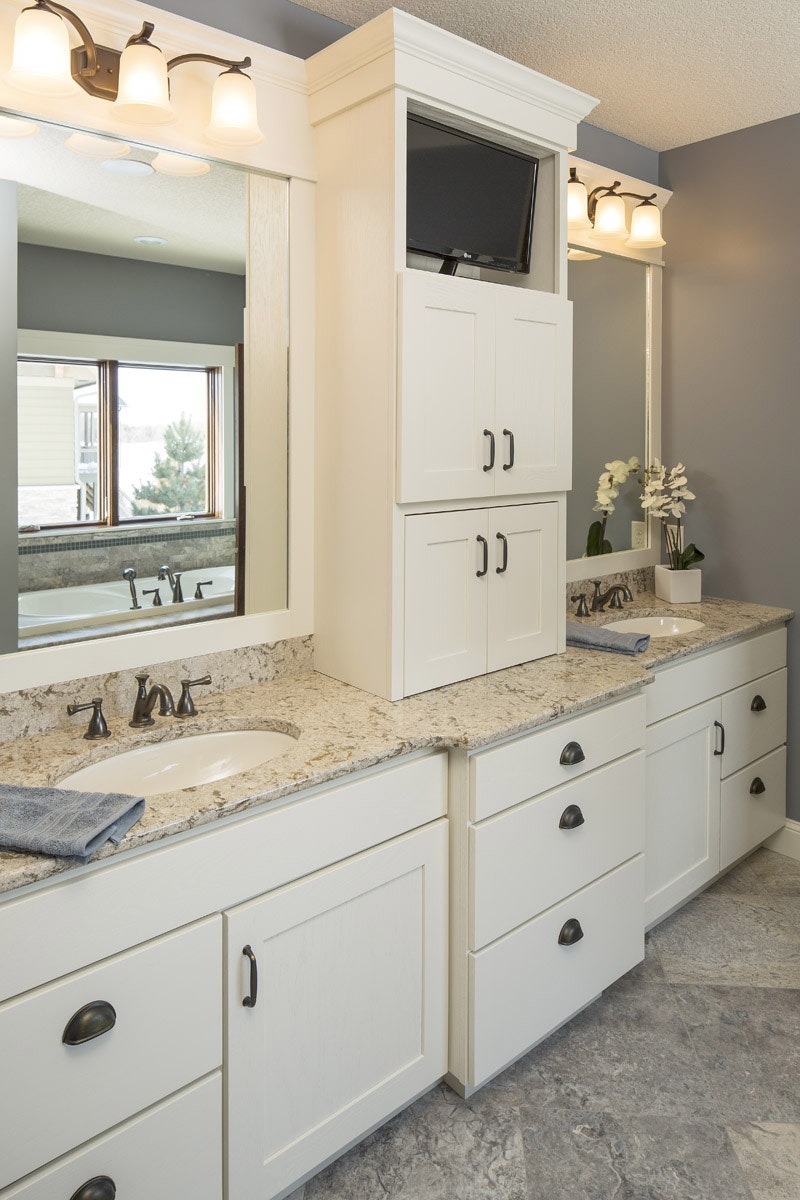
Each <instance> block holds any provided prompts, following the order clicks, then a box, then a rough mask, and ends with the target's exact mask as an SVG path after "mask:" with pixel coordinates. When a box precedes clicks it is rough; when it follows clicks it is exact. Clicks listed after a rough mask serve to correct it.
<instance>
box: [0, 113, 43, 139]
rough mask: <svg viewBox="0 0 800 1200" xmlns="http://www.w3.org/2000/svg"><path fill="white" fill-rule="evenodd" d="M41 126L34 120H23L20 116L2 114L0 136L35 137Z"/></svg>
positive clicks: (0, 116)
mask: <svg viewBox="0 0 800 1200" xmlns="http://www.w3.org/2000/svg"><path fill="white" fill-rule="evenodd" d="M38 129H39V126H38V125H36V124H35V123H34V122H33V121H23V120H21V119H20V118H19V117H6V116H3V115H0V138H24V137H33V135H34V134H35V133H37V132H38Z"/></svg>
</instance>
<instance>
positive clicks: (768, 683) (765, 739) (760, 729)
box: [720, 668, 786, 779]
mask: <svg viewBox="0 0 800 1200" xmlns="http://www.w3.org/2000/svg"><path fill="white" fill-rule="evenodd" d="M722 724H723V726H724V729H725V753H724V755H723V756H722V758H721V760H720V762H721V765H722V777H723V779H724V778H725V777H726V776H727V775H732V774H733V772H734V771H738V770H739V768H740V767H744V766H745V765H746V764H747V763H751V762H755V760H756V759H757V758H761V757H762V755H764V754H768V753H769V751H770V750H774V749H775V747H776V746H780V745H781V744H782V743H783V742H785V741H786V670H785V668H784V670H782V671H775V672H774V673H773V674H772V675H765V676H764V677H763V678H762V679H754V680H753V682H752V683H747V684H745V686H744V687H740V688H737V689H736V691H735V692H728V693H727V695H725V696H723V697H722Z"/></svg>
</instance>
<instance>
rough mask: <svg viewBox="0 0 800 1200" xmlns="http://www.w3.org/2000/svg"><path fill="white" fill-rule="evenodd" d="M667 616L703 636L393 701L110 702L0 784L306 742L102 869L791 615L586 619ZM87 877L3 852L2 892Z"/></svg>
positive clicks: (168, 811)
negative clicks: (100, 722) (146, 717)
mask: <svg viewBox="0 0 800 1200" xmlns="http://www.w3.org/2000/svg"><path fill="white" fill-rule="evenodd" d="M665 611H670V612H676V613H679V614H682V615H686V616H691V617H693V618H695V619H697V620H701V621H704V622H705V625H704V628H703V629H702V630H699V631H697V632H696V633H693V634H685V635H683V636H681V637H675V638H670V639H660V640H658V641H656V640H653V641H652V642H651V645H650V649H649V650H648V651H647V653H646V654H644V655H640V656H638V657H637V658H635V659H633V658H628V657H622V656H620V655H615V654H604V653H599V652H597V651H581V650H572V649H570V650H568V651H567V653H566V654H563V655H556V656H554V657H552V658H546V659H541V660H539V661H538V662H533V663H526V664H525V665H523V666H520V667H512V668H509V669H508V670H505V671H498V672H496V673H494V674H492V675H486V676H483V677H480V678H478V679H471V680H467V681H465V682H463V683H457V684H452V685H451V686H449V687H445V688H439V689H437V690H436V691H433V692H426V693H424V694H422V695H419V696H413V697H410V698H409V699H407V700H403V701H400V702H398V703H396V704H390V703H388V702H387V701H384V700H380V699H378V698H377V697H375V696H371V695H369V694H368V693H366V692H362V691H359V690H358V689H357V688H353V687H349V686H347V685H346V684H342V683H339V682H337V681H336V680H333V679H329V678H327V677H326V676H323V675H318V674H315V673H314V672H311V671H306V672H304V673H296V674H291V675H284V676H281V677H279V678H275V679H272V680H269V681H266V682H259V683H254V684H250V685H248V686H245V687H235V688H232V689H231V690H227V691H220V692H218V693H217V694H216V695H214V696H204V695H203V694H202V691H198V694H197V702H198V710H199V716H198V717H197V718H195V719H194V720H193V721H192V722H191V724H181V723H180V722H178V721H176V720H174V719H173V718H164V719H157V723H156V726H155V727H154V728H152V729H150V730H146V731H140V730H138V731H137V730H132V729H130V728H129V727H128V725H127V718H128V705H127V700H129V699H130V697H127V696H126V706H125V708H124V710H123V709H122V708H121V706H118V705H117V704H115V703H109V704H108V705H107V709H108V714H109V726H110V727H111V729H112V731H113V736H112V738H111V739H109V741H108V742H106V743H102V744H98V745H93V744H91V743H89V742H86V741H84V740H83V738H82V736H81V735H82V732H83V726H82V725H81V726H78V727H76V726H74V725H73V726H71V727H70V728H69V729H64V728H59V729H54V730H51V731H50V732H47V733H38V734H37V735H36V736H32V737H31V736H28V737H24V736H23V737H19V738H17V739H16V740H13V741H8V742H6V743H4V744H2V745H0V779H2V780H3V781H4V782H8V783H26V784H46V783H47V784H52V783H56V782H57V781H58V780H59V779H60V778H62V777H63V776H64V775H66V774H68V773H69V772H71V771H73V770H76V769H77V768H78V767H80V766H84V765H86V764H87V763H89V762H92V761H95V760H97V759H100V758H104V757H107V756H109V755H112V754H116V753H119V752H120V751H122V750H127V749H133V748H134V747H136V746H139V745H144V744H146V743H148V742H155V741H161V740H164V739H168V738H175V737H186V736H191V735H192V734H193V733H200V732H206V731H213V730H220V729H226V728H272V729H279V730H282V731H285V732H289V733H293V734H296V735H297V742H296V745H295V746H294V747H292V748H291V749H289V750H288V751H287V752H286V753H284V754H282V755H281V756H280V757H278V758H275V759H272V760H271V761H270V762H267V763H264V764H263V765H261V766H260V767H256V768H254V769H253V770H251V771H248V772H245V773H242V774H240V775H235V776H231V777H230V778H229V779H225V780H221V781H219V782H217V783H213V784H207V785H204V786H201V787H196V788H188V789H186V790H184V791H180V792H171V793H167V794H165V795H163V796H153V797H151V798H149V799H148V801H147V807H146V810H145V815H144V817H143V819H142V821H141V822H140V823H139V824H138V825H137V826H136V827H135V828H134V829H133V830H132V831H131V832H130V834H129V835H128V836H127V837H126V838H125V840H124V842H123V843H122V846H121V847H120V849H119V850H117V851H114V850H112V849H109V850H106V851H104V852H103V853H102V854H101V855H98V856H97V858H96V859H95V860H94V861H98V860H100V859H102V858H103V857H108V856H110V855H111V854H114V853H120V852H121V851H123V850H129V849H133V848H136V847H139V846H142V845H144V844H147V843H150V842H154V841H157V840H159V839H161V838H163V837H167V836H169V835H171V834H175V833H179V832H182V831H185V830H188V829H192V828H195V827H198V826H202V825H205V824H207V823H209V822H211V821H214V820H216V819H217V818H219V817H222V816H230V815H234V814H237V813H240V812H243V811H244V810H246V809H248V808H253V807H255V806H257V805H261V804H264V803H267V802H269V801H271V800H275V799H278V798H280V797H283V796H286V795H289V794H291V793H293V792H296V791H300V790H301V789H303V788H306V787H312V786H314V785H317V784H321V783H325V782H328V781H331V780H335V779H337V778H340V777H341V776H344V775H347V774H350V773H352V772H354V771H358V770H362V769H364V768H366V767H370V766H374V765H376V764H378V763H381V762H386V761H388V760H390V759H392V758H395V757H397V756H398V755H402V754H407V753H410V752H412V751H414V750H419V749H425V748H428V747H430V748H434V747H451V746H464V747H467V748H469V749H474V748H477V747H480V746H485V745H487V744H489V743H491V742H494V741H498V740H500V739H502V738H505V737H509V736H512V735H514V734H518V733H522V732H525V731H526V730H529V729H533V728H535V727H537V726H539V725H544V724H546V723H547V722H549V721H552V720H555V719H556V718H558V717H561V716H565V715H568V714H571V713H574V712H578V711H580V710H582V709H585V708H588V707H590V706H592V705H595V704H600V703H603V702H605V701H608V700H611V699H615V698H616V697H619V696H623V695H626V694H628V693H631V692H633V691H636V690H637V689H638V688H640V687H641V686H643V685H644V684H646V683H648V682H649V680H650V678H651V675H650V672H649V670H648V668H652V667H655V666H659V665H661V664H663V663H667V662H670V661H673V660H676V659H679V658H682V657H685V656H687V655H690V654H693V653H696V652H698V651H699V650H705V649H708V648H710V647H712V646H717V645H721V644H724V643H725V642H729V641H733V640H735V639H736V638H738V637H741V636H744V635H747V634H751V633H756V632H761V631H764V630H766V629H769V628H775V627H778V626H780V625H781V624H783V623H784V622H785V621H787V620H789V619H790V617H791V615H792V614H791V613H790V612H789V611H788V610H785V609H777V608H768V607H765V606H762V605H753V604H739V603H735V602H732V601H725V600H713V599H709V600H705V601H703V602H702V603H701V604H699V605H687V606H685V607H681V608H678V607H672V608H667V606H665V605H663V604H662V603H661V602H660V601H658V600H656V598H655V597H654V596H651V595H647V594H645V595H641V596H637V598H636V600H635V601H634V603H633V604H629V605H626V607H625V611H624V613H620V612H616V613H610V614H609V613H606V614H598V615H596V616H594V617H592V618H590V621H591V622H592V623H595V624H602V623H604V622H607V621H611V620H613V619H614V618H615V617H616V618H617V619H620V618H622V617H630V616H632V615H634V614H642V615H645V614H654V613H664V612H665ZM42 691H43V692H46V693H47V695H46V696H45V695H43V696H42V697H41V701H42V703H44V702H45V701H48V702H49V703H56V704H61V703H64V702H65V697H64V696H62V695H61V694H60V688H57V689H52V690H51V689H42ZM56 693H58V694H56ZM89 694H92V693H91V689H90V691H89ZM95 694H97V693H95ZM66 698H69V697H66ZM110 699H111V700H112V701H113V700H114V697H113V696H112V697H110ZM120 712H124V715H123V716H121V715H119V714H120ZM80 869H81V868H75V867H73V866H72V864H70V862H69V861H67V860H58V859H52V858H47V857H45V856H36V855H27V854H13V853H9V852H5V853H0V891H9V890H11V889H14V888H19V887H22V886H25V885H27V884H32V883H36V882H38V881H41V880H44V879H47V878H49V877H51V876H53V875H56V874H59V873H62V872H64V871H67V870H80Z"/></svg>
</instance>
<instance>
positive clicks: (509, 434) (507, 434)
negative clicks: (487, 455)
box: [503, 429, 514, 471]
mask: <svg viewBox="0 0 800 1200" xmlns="http://www.w3.org/2000/svg"><path fill="white" fill-rule="evenodd" d="M503 436H504V437H507V438H508V462H505V463H503V470H504V471H510V470H511V468H512V467H513V465H514V435H513V433H512V432H511V430H510V429H504V430H503Z"/></svg>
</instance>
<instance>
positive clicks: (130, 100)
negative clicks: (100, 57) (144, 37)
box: [114, 42, 175, 125]
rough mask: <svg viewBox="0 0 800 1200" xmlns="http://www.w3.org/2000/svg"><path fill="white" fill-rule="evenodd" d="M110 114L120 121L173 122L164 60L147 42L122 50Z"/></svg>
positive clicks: (159, 123)
mask: <svg viewBox="0 0 800 1200" xmlns="http://www.w3.org/2000/svg"><path fill="white" fill-rule="evenodd" d="M114 112H115V113H116V115H117V116H118V117H121V118H122V120H123V121H134V122H136V123H137V124H142V125H165V124H166V123H167V122H168V121H174V120H175V114H174V112H173V111H172V106H171V104H170V102H169V83H168V82H167V60H166V59H165V58H164V55H163V54H162V53H161V51H160V50H159V48H158V46H153V45H151V44H150V42H134V43H133V45H131V46H126V47H125V49H124V50H123V51H122V58H121V59H120V64H119V91H118V92H117V98H116V100H115V101H114Z"/></svg>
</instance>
